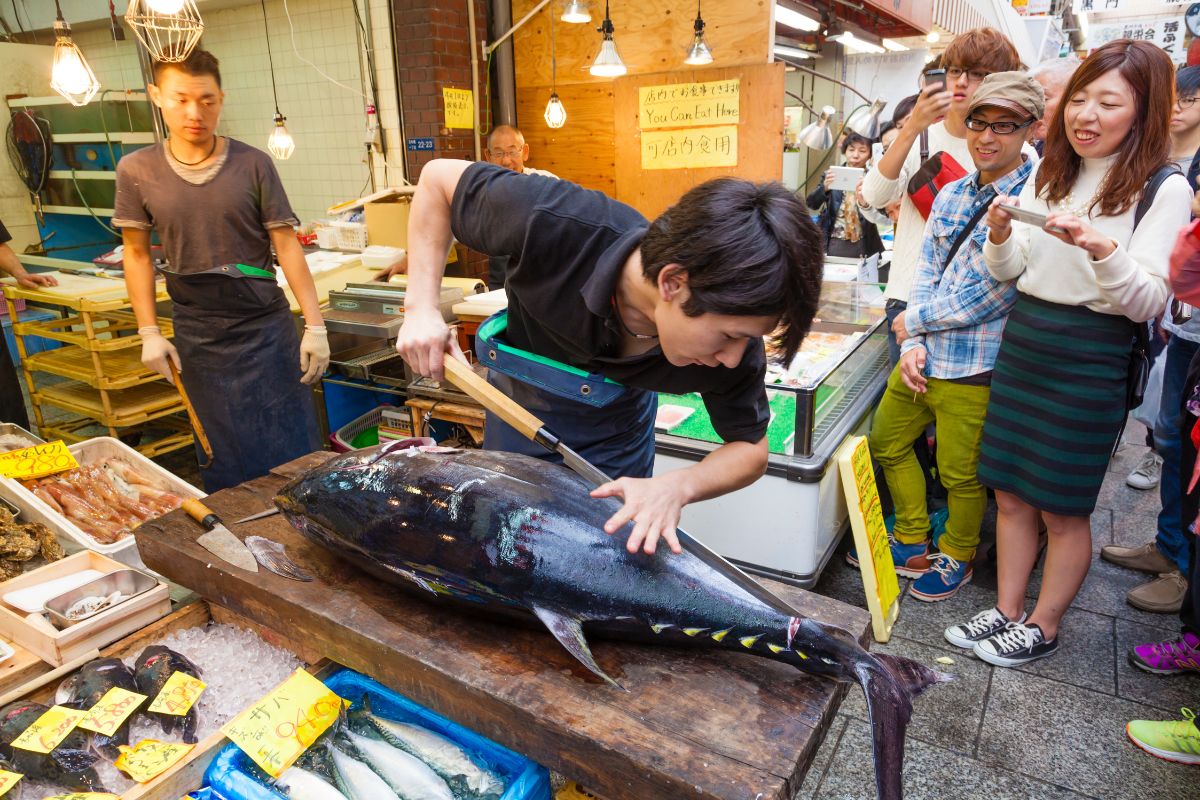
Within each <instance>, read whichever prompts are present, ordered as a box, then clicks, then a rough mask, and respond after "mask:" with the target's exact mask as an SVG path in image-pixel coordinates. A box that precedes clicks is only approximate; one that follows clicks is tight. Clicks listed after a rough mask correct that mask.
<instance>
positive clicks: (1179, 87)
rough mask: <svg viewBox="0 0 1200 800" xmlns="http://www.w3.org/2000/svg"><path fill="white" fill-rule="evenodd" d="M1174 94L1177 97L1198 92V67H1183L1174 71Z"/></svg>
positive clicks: (1199, 91) (1191, 95) (1199, 89)
mask: <svg viewBox="0 0 1200 800" xmlns="http://www.w3.org/2000/svg"><path fill="white" fill-rule="evenodd" d="M1175 94H1176V96H1178V97H1195V96H1196V95H1197V94H1200V67H1184V68H1183V69H1181V70H1179V72H1176V73H1175Z"/></svg>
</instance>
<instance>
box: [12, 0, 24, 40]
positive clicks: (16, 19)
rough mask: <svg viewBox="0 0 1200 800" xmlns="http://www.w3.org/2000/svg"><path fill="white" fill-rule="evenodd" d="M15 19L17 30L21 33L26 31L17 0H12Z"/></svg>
mask: <svg viewBox="0 0 1200 800" xmlns="http://www.w3.org/2000/svg"><path fill="white" fill-rule="evenodd" d="M12 10H13V21H14V22H16V23H17V30H19V31H20V32H21V33H24V32H25V26H24V25H22V24H21V15H20V14H19V13H18V12H17V0H12Z"/></svg>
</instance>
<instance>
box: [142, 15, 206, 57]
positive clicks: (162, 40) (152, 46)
mask: <svg viewBox="0 0 1200 800" xmlns="http://www.w3.org/2000/svg"><path fill="white" fill-rule="evenodd" d="M125 21H126V22H127V23H129V27H131V28H133V32H134V35H136V36H137V38H138V41H140V42H141V43H142V46H143V47H145V48H146V51H147V52H149V53H150V56H151V57H152V58H153V59H154V60H155V61H174V62H179V61H184V60H185V59H187V57H188V56H189V55H191V54H192V50H194V49H195V47H196V44H197V43H198V42H199V41H200V36H201V35H202V34H203V33H204V20H203V19H202V18H201V17H200V12H199V11H197V10H196V0H129V8H127V9H126V10H125Z"/></svg>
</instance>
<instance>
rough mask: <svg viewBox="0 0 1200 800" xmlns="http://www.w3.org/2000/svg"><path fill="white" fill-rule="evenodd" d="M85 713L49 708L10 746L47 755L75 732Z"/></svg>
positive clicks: (61, 707) (59, 707) (70, 709)
mask: <svg viewBox="0 0 1200 800" xmlns="http://www.w3.org/2000/svg"><path fill="white" fill-rule="evenodd" d="M86 714H87V712H86V711H82V710H77V709H74V708H64V707H63V706H51V707H50V708H48V709H46V711H45V713H44V714H42V715H41V716H40V717H38V718H37V719H36V720H35V721H34V723H33V724H32V725H30V726H29V727H28V728H26V729H25V730H24V731H22V732H21V735H20V736H18V737H17V738H16V739H14V740H13V743H12V746H13V747H19V748H21V749H22V750H31V751H33V752H34V753H49V752H50V751H51V750H53V749H54V748H56V747H58V745H59V742H61V741H62V740H63V739H65V738H67V734H69V733H70V732H71V731H73V730H75V726H76V725H78V724H79V720H81V719H83V718H84V716H85V715H86Z"/></svg>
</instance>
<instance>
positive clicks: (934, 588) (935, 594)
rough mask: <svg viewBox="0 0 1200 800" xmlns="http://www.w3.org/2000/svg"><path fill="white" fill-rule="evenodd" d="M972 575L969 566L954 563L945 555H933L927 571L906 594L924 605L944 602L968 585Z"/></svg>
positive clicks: (963, 563) (954, 561)
mask: <svg viewBox="0 0 1200 800" xmlns="http://www.w3.org/2000/svg"><path fill="white" fill-rule="evenodd" d="M973 574H974V571H973V570H972V569H971V565H970V564H968V563H965V562H960V561H956V560H955V559H953V558H951V557H950V556H948V555H946V554H945V553H934V554H933V557H932V559H931V561H930V565H929V570H928V571H927V572H926V573H925V574H924V575H922V576H921V577H920V578H918V579H917V580H915V581H913V584H912V586H910V587H908V593H909V594H911V595H912V596H913V597H915V598H916V599H918V600H923V601H924V602H926V603H934V602H937V601H938V600H945V599H946V598H947V597H953V596H954V593H955V592H957V591H958V590H959V589H960V588H962V587H963V586H965V585H966V584H968V583H970V582H971V576H972V575H973Z"/></svg>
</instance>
